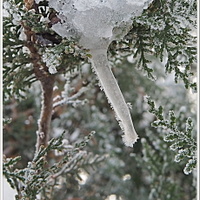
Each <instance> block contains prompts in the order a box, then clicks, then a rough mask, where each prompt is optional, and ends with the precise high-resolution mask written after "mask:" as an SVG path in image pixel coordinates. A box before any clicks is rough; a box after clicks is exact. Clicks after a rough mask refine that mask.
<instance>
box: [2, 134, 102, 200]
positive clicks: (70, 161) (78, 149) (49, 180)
mask: <svg viewBox="0 0 200 200" xmlns="http://www.w3.org/2000/svg"><path fill="white" fill-rule="evenodd" d="M63 135H64V133H63V134H62V135H61V136H60V137H59V138H57V139H55V138H52V139H51V140H50V141H49V144H48V146H47V147H41V148H40V150H39V151H38V152H37V153H36V154H35V156H34V158H33V160H32V161H31V162H29V163H28V165H27V167H26V168H24V169H20V170H19V169H14V168H13V167H14V165H16V163H17V162H18V161H19V160H20V159H21V158H20V157H16V158H4V165H3V174H4V176H5V177H6V178H7V181H8V182H9V183H10V185H11V187H12V188H15V189H17V192H18V195H16V199H23V200H25V199H36V196H37V195H38V194H40V193H41V192H42V193H45V196H44V197H45V199H52V197H51V196H52V194H50V195H49V194H48V193H50V192H51V191H52V188H54V187H55V185H56V181H57V179H59V177H60V176H61V175H62V176H64V175H70V173H71V172H72V171H73V173H74V175H75V174H76V176H78V173H79V172H78V171H79V169H80V168H83V169H84V168H86V167H92V166H93V165H97V164H98V163H100V162H102V161H103V160H104V159H105V157H104V156H98V155H95V156H93V154H92V153H87V152H86V151H84V150H83V147H85V146H86V145H87V144H88V142H89V141H90V140H91V137H92V136H93V135H94V132H92V133H90V134H89V135H88V136H86V137H85V138H84V140H83V141H81V142H80V143H76V144H75V146H74V147H71V149H65V147H64V146H63V142H62V141H63ZM53 150H57V151H62V152H64V154H63V156H62V159H61V160H60V161H59V162H57V163H54V164H53V165H50V163H48V162H47V159H46V157H47V155H48V154H49V152H52V151H53ZM78 177H79V176H78Z"/></svg>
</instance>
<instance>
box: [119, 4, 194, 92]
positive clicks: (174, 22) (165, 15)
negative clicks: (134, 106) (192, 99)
mask: <svg viewBox="0 0 200 200" xmlns="http://www.w3.org/2000/svg"><path fill="white" fill-rule="evenodd" d="M180 5H181V6H180ZM195 19H196V1H191V3H189V2H188V1H185V0H183V1H181V2H180V1H174V0H170V1H165V0H162V1H160V0H155V1H154V2H153V3H152V5H151V6H150V8H149V9H147V10H146V11H145V12H144V13H143V15H141V16H140V17H137V18H135V19H134V20H133V29H132V30H131V31H130V32H129V34H128V35H127V36H126V37H125V39H126V41H124V42H123V43H124V44H126V45H128V46H129V47H130V48H129V52H130V51H132V52H133V53H132V54H133V58H134V59H135V62H136V63H137V66H138V67H139V68H141V69H143V71H144V73H146V74H147V77H148V78H150V79H155V76H154V75H153V69H152V68H149V66H148V64H149V63H150V60H149V59H148V55H149V54H150V55H154V56H156V57H158V58H159V59H160V60H161V61H163V58H164V57H167V61H166V63H165V71H166V73H172V72H173V73H174V75H175V82H176V83H178V80H182V81H183V82H184V85H185V87H186V88H187V89H188V88H191V89H193V91H196V90H197V86H196V83H195V82H193V79H192V77H193V76H194V74H193V72H191V65H192V64H194V63H196V59H197V58H196V54H197V48H196V37H195V36H193V35H192V33H193V32H194V30H195V28H196V23H195V22H196V21H195Z"/></svg>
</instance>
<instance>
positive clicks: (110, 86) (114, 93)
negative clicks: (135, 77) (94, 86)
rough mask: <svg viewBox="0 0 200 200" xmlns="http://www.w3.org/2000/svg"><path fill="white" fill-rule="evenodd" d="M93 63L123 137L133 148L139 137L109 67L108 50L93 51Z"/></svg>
mask: <svg viewBox="0 0 200 200" xmlns="http://www.w3.org/2000/svg"><path fill="white" fill-rule="evenodd" d="M91 55H92V58H91V62H92V65H93V68H94V70H95V72H96V74H97V76H98V78H99V81H100V84H101V85H102V87H103V90H104V92H105V94H106V96H107V98H108V100H109V102H110V103H111V106H112V107H113V109H114V111H115V113H116V115H117V117H116V118H117V120H118V121H119V124H120V126H121V128H122V130H123V131H124V135H123V136H122V139H123V142H124V143H125V145H126V146H130V147H132V146H133V144H134V143H135V142H136V140H137V138H138V136H137V134H136V131H135V129H134V126H133V123H132V120H131V115H130V112H129V108H128V105H127V104H126V102H125V100H124V97H123V95H122V92H121V90H120V88H119V86H118V84H117V81H116V79H115V77H114V75H113V73H112V71H111V69H110V67H109V64H108V59H107V51H106V49H101V50H94V49H93V50H91Z"/></svg>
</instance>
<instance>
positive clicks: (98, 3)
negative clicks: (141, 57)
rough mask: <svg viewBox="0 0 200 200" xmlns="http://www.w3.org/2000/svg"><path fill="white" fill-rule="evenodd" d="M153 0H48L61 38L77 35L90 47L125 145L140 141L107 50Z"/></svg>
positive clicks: (126, 31) (85, 46) (75, 36)
mask: <svg viewBox="0 0 200 200" xmlns="http://www.w3.org/2000/svg"><path fill="white" fill-rule="evenodd" d="M152 1H153V0H57V1H55V0H49V6H50V7H52V8H54V9H55V10H56V11H57V12H58V13H59V18H60V19H61V23H57V24H55V25H53V27H52V28H53V29H54V31H56V32H57V33H58V34H59V35H61V36H62V37H67V38H74V39H75V40H77V41H78V42H79V44H80V45H82V46H83V47H84V48H87V49H89V50H90V54H91V55H92V58H91V63H92V66H93V68H94V70H95V73H96V75H97V76H98V79H99V81H100V84H101V86H102V88H103V90H104V92H105V94H106V96H107V98H108V101H109V102H110V104H111V106H112V108H113V109H114V111H115V113H116V118H117V120H118V121H119V124H120V126H121V128H122V130H123V132H124V135H123V136H122V139H123V142H124V143H125V145H126V146H130V147H132V146H133V144H134V143H135V142H136V141H137V138H138V136H137V134H136V131H135V129H134V126H133V123H132V120H131V115H130V112H129V108H128V106H127V104H126V102H125V100H124V97H123V95H122V92H121V90H120V88H119V86H118V84H117V81H116V79H115V77H114V75H113V73H112V71H111V69H110V67H109V63H108V59H107V49H108V46H109V45H110V43H111V42H112V41H113V40H119V39H122V38H123V37H124V36H125V35H126V34H127V33H128V31H129V30H130V29H131V25H132V21H131V18H132V17H134V16H139V15H141V13H142V11H143V9H145V8H147V7H148V5H149V3H150V2H152Z"/></svg>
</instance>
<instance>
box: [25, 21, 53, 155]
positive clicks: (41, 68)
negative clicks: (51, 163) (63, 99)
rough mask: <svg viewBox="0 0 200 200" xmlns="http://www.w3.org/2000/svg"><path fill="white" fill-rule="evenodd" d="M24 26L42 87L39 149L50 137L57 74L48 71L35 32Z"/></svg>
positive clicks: (38, 131)
mask: <svg viewBox="0 0 200 200" xmlns="http://www.w3.org/2000/svg"><path fill="white" fill-rule="evenodd" d="M22 26H23V27H24V32H25V34H26V37H27V41H26V46H27V48H28V49H29V51H30V58H31V62H32V63H33V68H34V73H35V76H36V78H37V79H38V80H39V81H40V83H41V87H42V108H41V114H40V118H39V120H38V130H37V143H36V151H38V150H39V148H40V147H41V146H47V143H48V139H49V134H50V124H51V117H52V109H53V86H54V82H55V75H52V74H50V73H49V72H48V67H47V66H46V65H45V64H44V63H43V62H42V61H41V55H40V54H39V53H38V48H37V46H36V45H35V41H36V40H35V33H34V32H33V31H32V30H31V28H30V27H27V26H26V25H25V24H24V23H22Z"/></svg>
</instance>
